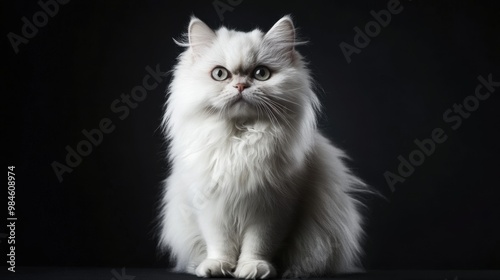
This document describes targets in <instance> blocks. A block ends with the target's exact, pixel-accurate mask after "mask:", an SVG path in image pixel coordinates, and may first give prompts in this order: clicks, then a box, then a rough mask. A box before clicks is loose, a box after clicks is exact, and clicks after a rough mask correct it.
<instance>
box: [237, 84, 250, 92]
mask: <svg viewBox="0 0 500 280" xmlns="http://www.w3.org/2000/svg"><path fill="white" fill-rule="evenodd" d="M234 87H235V88H237V89H238V91H239V92H240V93H241V92H242V91H243V90H244V89H246V88H247V87H248V85H247V84H245V83H237V84H236V85H235V86H234Z"/></svg>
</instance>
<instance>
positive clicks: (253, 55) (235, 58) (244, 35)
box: [217, 28, 264, 72]
mask: <svg viewBox="0 0 500 280" xmlns="http://www.w3.org/2000/svg"><path fill="white" fill-rule="evenodd" d="M263 37H264V33H263V32H262V31H260V30H258V29H255V30H253V31H250V32H241V31H234V30H228V29H226V28H221V29H219V30H217V49H218V52H217V53H218V55H220V56H221V57H220V58H221V60H222V61H223V63H224V64H225V65H224V66H225V67H226V68H228V70H230V71H232V72H238V71H243V72H246V71H247V70H249V69H250V68H252V67H254V66H255V65H254V64H255V63H256V62H257V60H258V57H257V56H258V53H259V49H260V48H261V42H262V38H263Z"/></svg>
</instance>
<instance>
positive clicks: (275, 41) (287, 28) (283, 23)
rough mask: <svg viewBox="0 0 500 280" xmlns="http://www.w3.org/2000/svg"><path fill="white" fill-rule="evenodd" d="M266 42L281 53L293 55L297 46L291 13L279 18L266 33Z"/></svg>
mask: <svg viewBox="0 0 500 280" xmlns="http://www.w3.org/2000/svg"><path fill="white" fill-rule="evenodd" d="M264 43H265V44H266V45H267V46H272V48H273V49H275V50H276V51H277V52H278V53H279V54H282V55H288V56H291V54H292V53H293V49H294V46H295V44H296V43H295V27H294V26H293V22H292V18H291V17H290V16H289V15H286V16H284V17H282V18H281V19H280V20H278V21H277V22H276V23H275V24H274V25H273V27H271V29H269V31H268V32H267V33H266V35H264Z"/></svg>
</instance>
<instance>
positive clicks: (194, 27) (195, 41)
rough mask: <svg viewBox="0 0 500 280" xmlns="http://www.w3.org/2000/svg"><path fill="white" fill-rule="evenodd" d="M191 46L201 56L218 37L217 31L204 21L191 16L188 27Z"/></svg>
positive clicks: (196, 54) (194, 52) (195, 53)
mask: <svg viewBox="0 0 500 280" xmlns="http://www.w3.org/2000/svg"><path fill="white" fill-rule="evenodd" d="M188 38H189V47H190V48H191V49H192V50H193V54H194V55H195V56H200V55H201V54H202V53H203V52H204V50H206V49H207V48H209V47H210V45H211V44H212V43H213V41H214V40H215V38H216V35H215V32H214V31H213V30H212V29H210V27H208V26H207V25H206V24H205V23H204V22H203V21H201V20H199V19H198V18H196V17H192V18H191V22H189V28H188Z"/></svg>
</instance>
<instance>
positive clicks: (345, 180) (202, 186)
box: [160, 16, 365, 279]
mask: <svg viewBox="0 0 500 280" xmlns="http://www.w3.org/2000/svg"><path fill="white" fill-rule="evenodd" d="M178 44H179V45H181V46H184V47H186V50H185V51H184V52H183V53H182V54H181V55H180V56H179V58H178V64H177V65H176V66H175V69H174V70H173V80H172V82H171V84H170V87H169V97H168V101H167V106H166V113H165V118H164V126H165V133H166V135H167V137H168V139H169V140H170V153H169V159H170V162H171V167H172V168H171V174H170V176H169V177H168V179H167V180H166V181H165V193H164V198H163V208H162V210H161V216H160V220H161V230H160V246H161V248H162V249H165V250H169V251H170V253H171V256H172V260H173V261H174V262H175V264H176V266H175V271H179V272H187V273H192V274H196V275H198V276H200V277H221V276H234V277H238V278H259V279H263V278H269V277H275V276H277V275H278V274H281V275H283V276H284V277H307V276H322V275H331V274H335V273H343V272H352V271H355V270H357V268H358V267H359V257H360V253H361V248H360V239H361V236H362V228H361V216H360V213H359V211H358V207H359V205H360V203H359V202H358V201H357V200H356V199H355V198H354V197H353V192H355V191H358V190H364V189H365V188H364V184H363V183H362V182H361V181H360V180H359V179H357V178H356V177H354V176H353V175H352V174H351V173H350V172H349V170H348V169H347V168H346V166H345V165H344V163H343V158H344V157H345V156H344V153H343V152H342V151H341V150H339V149H337V148H335V147H334V146H333V145H332V144H331V143H330V142H329V141H328V140H327V139H326V138H325V137H324V136H322V135H321V133H320V132H319V131H318V129H317V126H316V114H317V112H318V109H319V103H318V98H317V97H316V95H315V93H314V92H313V86H312V81H311V77H310V74H309V71H308V69H307V67H306V63H305V62H304V60H303V58H302V56H301V55H300V54H299V53H298V52H297V50H296V49H295V46H296V45H297V42H296V39H295V29H294V26H293V23H292V20H291V19H290V17H289V16H285V17H283V18H282V19H280V20H279V21H278V22H277V23H276V24H275V25H274V26H273V27H272V28H271V29H270V30H269V31H268V32H266V33H264V32H262V31H260V30H258V29H256V30H253V31H251V32H248V33H245V32H239V31H234V30H229V29H226V28H224V27H223V28H220V29H219V30H217V31H213V30H212V29H210V28H209V27H208V26H207V25H206V24H205V23H203V22H202V21H200V20H199V19H197V18H192V19H191V22H190V23H189V28H188V32H187V34H186V40H185V42H178Z"/></svg>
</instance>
